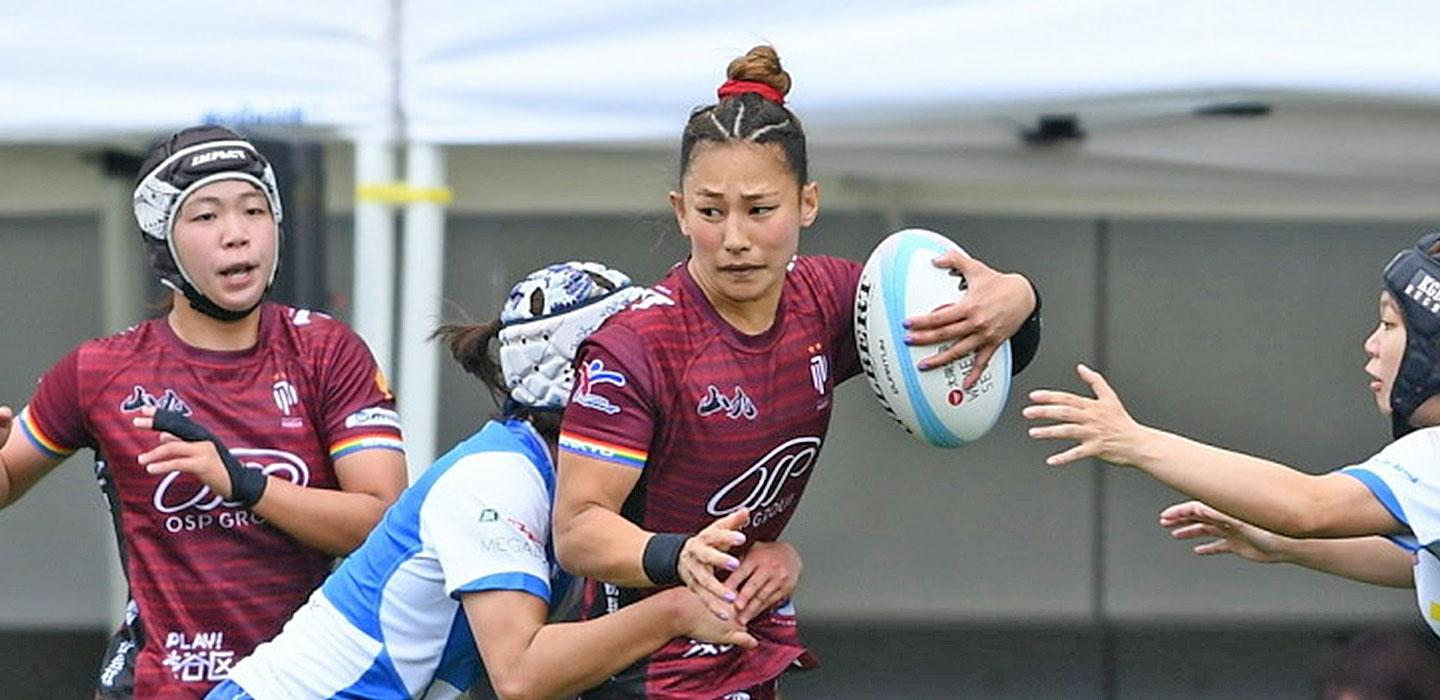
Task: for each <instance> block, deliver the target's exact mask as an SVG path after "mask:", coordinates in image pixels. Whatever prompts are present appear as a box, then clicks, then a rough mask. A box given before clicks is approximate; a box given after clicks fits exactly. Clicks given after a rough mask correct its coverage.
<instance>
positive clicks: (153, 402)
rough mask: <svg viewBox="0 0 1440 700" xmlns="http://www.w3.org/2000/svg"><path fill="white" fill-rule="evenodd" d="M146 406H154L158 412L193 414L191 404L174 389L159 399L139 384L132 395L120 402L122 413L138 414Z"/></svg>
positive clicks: (167, 391)
mask: <svg viewBox="0 0 1440 700" xmlns="http://www.w3.org/2000/svg"><path fill="white" fill-rule="evenodd" d="M146 406H152V407H154V408H155V410H157V411H174V412H175V413H180V414H183V415H187V416H188V415H190V413H191V411H190V404H187V403H185V400H184V399H182V398H180V396H179V395H178V394H176V393H175V390H174V389H166V390H165V393H164V394H161V395H160V398H158V399H157V398H155V396H154V395H153V394H151V393H150V392H148V391H145V387H143V386H140V385H139V384H136V385H135V388H134V389H131V390H130V395H129V396H128V397H126V398H125V400H124V401H121V402H120V412H121V413H136V412H138V411H139V410H140V409H142V408H145V407H146Z"/></svg>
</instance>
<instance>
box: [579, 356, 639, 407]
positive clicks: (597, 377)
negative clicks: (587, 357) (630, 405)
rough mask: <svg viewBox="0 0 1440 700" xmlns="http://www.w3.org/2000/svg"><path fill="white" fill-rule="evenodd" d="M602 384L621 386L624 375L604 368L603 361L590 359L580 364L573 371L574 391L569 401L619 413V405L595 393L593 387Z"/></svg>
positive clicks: (623, 384)
mask: <svg viewBox="0 0 1440 700" xmlns="http://www.w3.org/2000/svg"><path fill="white" fill-rule="evenodd" d="M602 384H614V385H615V386H622V387H623V386H625V384H626V380H625V375H623V374H621V373H619V372H616V371H614V370H608V369H605V363H604V362H602V361H600V360H591V361H589V362H586V363H585V364H583V365H580V371H579V372H576V373H575V391H574V393H573V394H572V395H571V397H570V403H571V404H576V405H580V406H584V407H585V408H592V409H595V410H596V411H600V412H602V413H608V414H610V415H614V414H616V413H619V412H620V407H619V406H616V405H615V404H613V403H611V402H610V399H607V398H605V397H604V396H601V395H599V394H596V393H595V387H597V386H599V385H602Z"/></svg>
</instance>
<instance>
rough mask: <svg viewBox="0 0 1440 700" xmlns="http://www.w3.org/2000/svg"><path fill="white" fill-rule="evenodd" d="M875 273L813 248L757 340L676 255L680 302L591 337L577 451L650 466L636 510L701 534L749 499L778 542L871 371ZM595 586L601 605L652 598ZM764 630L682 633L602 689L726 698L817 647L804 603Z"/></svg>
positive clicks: (619, 318) (629, 316)
mask: <svg viewBox="0 0 1440 700" xmlns="http://www.w3.org/2000/svg"><path fill="white" fill-rule="evenodd" d="M860 270H861V266H860V265H859V264H857V263H855V262H852V261H849V260H842V259H839V258H830V257H808V256H806V257H797V258H796V259H795V260H794V262H793V263H792V265H791V268H790V270H789V272H788V273H787V274H786V277H785V283H784V288H783V291H782V292H781V295H780V306H779V310H778V313H777V314H776V320H775V324H774V325H773V326H772V327H771V328H770V329H769V330H768V331H766V332H765V333H763V334H761V335H758V336H748V335H744V334H742V333H740V332H739V331H737V330H735V329H734V328H733V327H732V326H730V325H729V324H728V323H726V322H725V321H724V320H723V319H721V318H720V316H719V315H718V314H717V313H716V312H715V310H714V308H713V307H712V306H711V305H710V303H709V301H708V300H707V299H706V298H705V295H704V293H703V292H701V291H700V288H699V287H698V286H697V285H696V283H695V281H694V279H693V278H692V277H691V276H690V273H689V271H688V270H687V269H686V267H685V265H684V264H683V263H682V264H680V265H677V266H675V267H674V268H673V269H672V270H671V271H670V273H669V274H668V275H667V276H666V277H665V279H664V280H662V281H661V282H660V284H659V285H657V286H656V287H655V290H656V291H657V292H660V293H661V294H663V295H665V296H666V297H668V299H669V301H671V302H673V303H664V302H660V303H655V302H649V303H647V302H641V303H640V304H638V305H637V307H635V308H632V309H630V310H628V311H626V312H624V313H621V314H619V315H616V316H614V317H612V318H611V319H610V320H609V321H608V322H607V323H606V324H605V325H604V326H603V327H602V328H601V329H600V330H599V331H597V332H596V333H594V334H593V335H591V336H590V338H589V339H587V340H586V341H585V343H584V344H582V345H581V347H580V350H579V352H578V354H577V359H576V369H577V373H576V380H575V390H574V394H573V395H572V397H571V400H570V404H569V406H568V407H567V409H566V411H565V418H564V424H563V430H562V432H561V437H560V447H561V449H564V450H568V451H571V452H575V453H577V454H581V455H584V456H587V457H593V458H596V459H601V460H605V461H610V462H615V463H618V464H623V465H628V466H632V467H635V468H637V469H642V470H643V473H642V474H641V477H640V481H639V482H638V483H637V484H636V487H635V490H634V491H633V492H632V494H631V495H630V498H629V499H627V501H626V503H625V505H624V508H623V514H624V515H625V517H627V518H629V519H630V520H632V521H634V522H636V523H638V524H639V525H640V526H641V527H642V528H644V529H646V530H650V531H654V532H698V531H699V530H701V529H703V528H704V527H705V526H706V525H708V524H710V523H711V522H713V521H714V520H715V519H716V518H718V517H720V516H722V515H724V514H726V513H729V512H732V511H734V510H735V509H737V508H740V507H748V508H749V509H750V513H751V518H750V524H749V525H748V526H747V527H746V528H745V533H746V535H747V537H748V538H749V539H750V541H773V540H776V539H777V538H778V537H779V536H780V532H781V531H782V530H783V529H784V528H785V524H786V523H787V522H789V520H790V518H791V516H792V515H793V514H794V513H795V508H796V506H797V505H798V503H799V500H800V496H801V494H802V493H803V492H804V490H805V484H806V483H807V482H808V481H809V479H810V475H811V473H812V472H813V470H814V468H815V464H816V457H817V456H818V454H819V451H820V446H821V444H822V443H823V442H824V439H825V432H826V430H827V428H828V427H829V424H830V413H831V409H832V404H833V399H834V387H835V386H836V385H837V384H839V383H840V382H842V381H844V380H846V379H848V378H850V377H852V376H854V375H856V374H857V373H858V372H859V371H860V364H859V359H858V355H857V352H856V349H855V338H854V331H853V325H852V317H853V315H854V299H855V287H856V284H857V281H858V280H859V277H860ZM587 585H588V586H589V588H587V595H586V598H585V605H586V608H587V610H586V615H587V616H596V615H600V614H604V613H605V612H606V610H607V609H612V608H613V607H615V606H618V605H625V604H628V603H630V602H633V601H634V600H635V599H636V597H637V596H638V595H642V594H643V593H638V592H635V591H624V590H621V589H617V588H615V587H614V586H607V585H600V584H595V583H594V582H588V583H587ZM751 631H752V632H753V633H754V634H755V636H756V637H757V639H759V640H760V641H761V647H760V648H759V649H756V650H753V651H744V650H741V649H729V648H726V647H717V646H716V645H708V644H702V643H698V642H691V641H689V640H676V641H673V642H671V643H670V644H669V645H667V646H665V647H664V648H662V649H661V650H660V651H658V652H656V653H655V654H653V655H652V656H651V657H650V658H649V659H648V660H646V661H642V662H641V663H640V664H637V665H636V666H635V667H632V668H631V669H629V670H627V671H626V672H624V673H622V674H620V675H619V676H617V678H616V679H615V680H614V681H612V682H611V683H610V686H612V687H609V688H603V687H602V688H601V689H598V690H597V691H596V692H594V693H587V695H586V697H587V698H588V697H612V696H613V697H627V696H628V697H647V698H677V699H678V698H685V699H693V698H714V697H719V696H721V695H724V694H726V693H729V692H732V691H734V690H740V689H743V688H748V687H750V686H754V685H757V684H760V683H764V682H766V681H768V680H770V679H772V678H774V677H776V676H778V675H779V674H780V673H781V672H782V671H784V669H785V668H786V667H787V666H788V665H789V664H790V662H791V661H792V660H793V659H794V658H795V657H797V656H798V655H799V654H800V653H801V652H802V651H803V648H802V647H801V646H800V642H799V637H798V634H797V633H796V629H795V621H794V616H793V611H792V610H790V609H789V606H784V607H783V608H781V609H780V610H778V611H776V612H774V613H772V614H770V615H769V616H768V617H762V618H760V619H759V620H757V621H756V622H755V623H752V629H751ZM617 685H620V686H625V687H623V688H617V687H614V686H617Z"/></svg>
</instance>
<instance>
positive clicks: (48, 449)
mask: <svg viewBox="0 0 1440 700" xmlns="http://www.w3.org/2000/svg"><path fill="white" fill-rule="evenodd" d="M19 420H20V432H22V433H24V434H25V437H26V439H28V440H30V444H32V445H34V446H35V449H37V450H40V451H41V452H43V453H45V455H46V456H49V457H54V458H55V459H64V458H66V457H69V456H70V455H73V454H75V450H76V449H79V448H67V447H65V446H64V445H61V444H60V443H58V442H56V441H55V440H54V439H53V438H51V437H50V436H49V435H46V434H45V431H44V430H42V429H41V428H40V424H38V423H36V422H35V417H34V416H32V415H30V407H29V406H26V407H25V408H22V409H20V419H19Z"/></svg>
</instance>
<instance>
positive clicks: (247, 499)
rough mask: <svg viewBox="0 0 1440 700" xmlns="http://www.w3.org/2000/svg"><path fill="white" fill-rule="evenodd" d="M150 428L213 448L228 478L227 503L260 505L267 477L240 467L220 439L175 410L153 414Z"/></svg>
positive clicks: (255, 470)
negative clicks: (228, 493) (209, 444)
mask: <svg viewBox="0 0 1440 700" xmlns="http://www.w3.org/2000/svg"><path fill="white" fill-rule="evenodd" d="M154 427H155V430H161V431H164V432H167V433H170V434H171V435H174V436H175V437H178V438H180V439H181V440H184V441H185V442H210V443H211V444H213V445H215V451H216V452H217V453H219V455H220V463H221V464H223V465H225V473H226V474H228V475H229V476H230V500H231V501H234V502H238V503H239V504H240V505H242V506H244V507H246V508H253V507H254V506H255V504H256V503H259V502H260V497H261V496H263V495H265V485H266V484H268V483H270V478H269V477H267V476H265V474H264V473H263V472H261V471H260V470H258V469H250V468H248V467H246V466H244V465H242V464H240V460H238V459H235V455H232V454H230V448H228V447H226V446H225V443H223V442H220V438H217V437H215V435H214V434H212V433H211V432H210V431H209V430H206V429H205V428H204V426H201V425H200V424H199V423H196V422H195V421H193V420H190V418H189V417H188V416H186V415H185V414H183V413H180V412H178V411H168V410H159V411H156V412H155V423H154Z"/></svg>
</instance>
